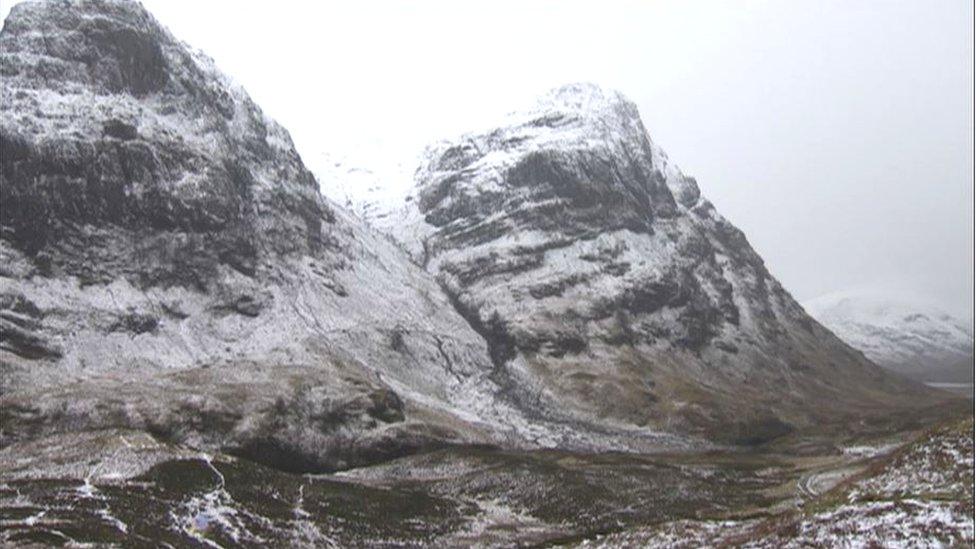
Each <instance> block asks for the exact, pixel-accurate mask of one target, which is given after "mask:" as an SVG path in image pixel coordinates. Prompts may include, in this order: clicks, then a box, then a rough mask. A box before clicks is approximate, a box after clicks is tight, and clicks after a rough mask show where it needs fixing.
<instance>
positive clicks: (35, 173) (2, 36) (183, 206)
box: [0, 0, 507, 470]
mask: <svg viewBox="0 0 976 549" xmlns="http://www.w3.org/2000/svg"><path fill="white" fill-rule="evenodd" d="M0 52H2V75H0V76H2V86H3V95H2V104H0V106H2V109H0V141H2V143H0V145H2V150H3V154H2V161H0V200H2V216H0V330H2V332H0V333H2V339H0V372H2V377H3V387H2V389H3V396H2V398H3V402H2V403H3V407H4V414H3V416H4V417H3V423H2V435H3V438H4V440H5V442H11V441H17V440H22V439H24V438H29V437H33V436H39V435H43V434H48V433H56V432H63V431H74V430H79V429H100V428H107V427H120V428H136V429H145V430H149V431H151V432H154V433H156V434H158V435H160V436H162V437H165V438H167V439H170V440H175V441H177V442H185V443H190V444H193V445H195V446H197V447H200V448H203V449H214V448H216V449H223V450H230V451H235V452H237V453H239V454H243V455H248V456H251V457H254V458H255V459H258V460H259V461H265V462H271V463H273V464H276V465H280V466H282V467H285V468H293V469H302V470H308V469H329V468H336V467H342V466H347V465H351V464H354V463H360V462H365V461H371V460H376V459H382V458H384V457H389V456H392V455H397V454H399V453H403V452H405V451H411V450H416V449H418V448H423V447H427V446H430V445H437V444H442V443H445V442H471V441H476V442H486V441H498V440H499V435H497V431H498V427H497V426H498V425H499V424H500V423H504V422H502V421H501V420H498V419H497V418H494V416H493V414H498V413H502V412H499V410H501V408H499V407H496V406H493V405H492V404H491V403H492V402H493V396H492V395H493V393H494V391H495V388H494V387H493V385H492V383H491V382H490V380H487V379H486V375H487V373H488V372H490V369H491V368H490V367H491V364H490V361H489V359H488V354H487V348H486V345H485V342H484V340H483V339H482V338H481V337H480V336H479V335H478V334H477V333H475V332H474V331H473V330H472V329H471V328H470V327H469V326H468V324H467V322H466V321H465V320H464V319H463V318H461V317H460V316H459V315H458V314H457V313H455V312H454V310H453V308H452V307H451V305H450V303H449V301H448V299H447V298H446V297H445V296H444V295H443V294H442V292H441V290H440V288H439V287H438V285H437V284H436V283H435V282H434V281H433V279H432V278H431V277H430V276H429V275H428V274H427V273H425V272H423V271H422V270H421V269H419V268H417V267H415V266H414V265H412V264H411V263H410V262H409V261H408V260H407V258H406V256H405V255H404V254H403V253H402V251H400V250H399V249H398V248H397V247H396V246H394V245H392V244H391V243H390V242H389V241H388V240H387V239H386V238H383V237H381V236H379V235H377V234H374V233H373V232H371V231H370V230H368V229H367V228H365V227H364V226H363V225H362V224H361V222H360V221H359V220H357V219H355V218H353V217H351V216H349V215H348V214H346V213H344V212H343V211H341V210H339V209H337V208H335V207H334V206H333V205H332V204H331V203H329V202H328V201H327V200H325V199H323V198H322V197H321V196H320V195H319V192H318V188H317V183H316V180H315V178H314V177H313V176H312V174H311V173H310V172H309V171H308V170H307V169H306V168H305V167H304V165H303V164H302V161H301V159H300V158H299V156H298V154H297V153H296V151H295V149H294V147H293V145H292V142H291V139H290V138H289V136H288V133H287V132H286V131H285V130H284V129H282V128H281V127H280V126H279V125H278V124H276V123H274V122H273V121H271V120H270V119H268V118H267V117H266V116H264V115H263V114H262V112H261V110H260V109H259V108H258V107H257V106H256V105H255V104H254V103H253V102H252V101H251V100H250V99H249V98H248V97H247V95H246V93H245V92H244V91H243V90H242V89H241V88H240V87H238V86H236V85H234V84H233V83H232V82H230V81H229V80H228V79H227V78H226V77H225V76H223V75H222V74H220V73H219V72H218V71H217V70H216V69H215V68H214V65H213V63H212V62H211V61H210V60H209V59H208V58H206V57H205V56H203V55H202V54H199V53H196V52H193V51H191V50H190V49H189V48H187V47H186V46H185V45H184V44H182V43H180V42H179V41H177V40H176V39H174V38H173V37H172V36H171V35H170V34H169V32H168V31H166V30H165V29H163V28H162V27H161V26H160V25H159V24H158V23H157V22H156V21H155V20H154V19H153V18H152V17H151V16H150V15H149V14H148V13H147V12H146V11H145V10H144V9H143V8H142V7H141V6H139V5H138V4H137V3H132V2H122V1H114V0H107V1H94V0H93V1H69V2H25V3H23V4H18V5H17V6H15V7H14V9H13V10H12V12H11V14H10V15H9V17H8V19H7V20H6V23H5V25H4V27H3V31H2V32H0ZM484 422H487V424H486V423H484ZM506 428H507V427H506ZM493 432H495V433H496V434H492V433H493Z"/></svg>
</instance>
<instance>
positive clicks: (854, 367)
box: [381, 84, 924, 442]
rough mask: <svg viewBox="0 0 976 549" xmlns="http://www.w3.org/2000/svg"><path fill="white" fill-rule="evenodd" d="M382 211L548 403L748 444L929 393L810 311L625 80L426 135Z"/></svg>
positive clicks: (508, 379) (496, 358)
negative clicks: (408, 183) (662, 142)
mask: <svg viewBox="0 0 976 549" xmlns="http://www.w3.org/2000/svg"><path fill="white" fill-rule="evenodd" d="M382 219H383V220H384V221H383V223H382V224H381V225H382V227H381V228H387V229H388V230H389V231H390V232H391V234H393V235H394V236H395V237H396V238H397V239H399V240H400V241H401V242H402V243H403V244H404V246H405V247H406V248H407V249H408V250H410V252H411V254H412V256H413V257H414V258H415V260H416V261H417V262H418V263H419V264H421V265H423V266H424V267H425V268H426V269H427V270H428V271H429V272H431V273H432V274H434V275H435V276H436V277H437V280H438V281H439V282H440V284H441V286H442V287H443V288H444V290H445V292H446V293H447V294H448V295H449V296H450V297H451V299H452V301H453V302H454V305H455V307H456V308H457V309H458V311H460V312H461V314H462V315H463V316H464V317H465V318H467V319H468V321H469V323H470V324H471V325H472V326H473V327H474V328H475V329H476V330H477V331H478V332H479V333H480V334H482V335H483V336H484V338H485V339H486V340H487V342H488V345H489V351H490V353H491V358H492V362H493V372H492V374H491V378H492V379H493V380H494V381H495V382H496V383H498V384H499V385H500V386H501V387H502V388H503V394H504V395H505V396H506V398H507V399H508V401H509V402H511V403H512V405H513V406H515V407H517V408H520V409H524V410H527V413H529V414H530V416H532V417H534V418H537V419H540V420H546V421H553V422H562V423H565V424H570V425H578V426H582V425H589V426H593V425H596V426H619V425H627V426H645V427H648V428H651V429H660V430H664V431H669V432H681V433H686V434H691V435H696V436H704V437H706V438H709V439H719V440H726V441H737V442H748V441H759V440H764V439H767V438H769V437H774V436H778V435H780V434H782V433H784V432H788V431H789V430H790V429H792V428H793V427H796V426H805V425H810V424H812V423H814V422H818V421H823V420H827V419H829V418H831V417H834V418H836V417H839V416H843V415H844V414H850V413H861V412H864V411H865V410H869V409H871V408H872V407H877V406H886V405H890V404H893V403H898V402H910V401H912V399H916V398H923V399H924V397H922V396H920V395H921V393H920V392H919V389H918V388H917V387H915V386H912V385H910V384H907V383H903V382H900V381H898V380H896V379H893V378H892V377H891V376H888V375H887V374H885V373H884V372H883V371H882V370H881V369H879V368H878V367H877V366H875V365H874V364H872V363H871V362H870V361H868V360H866V359H865V358H864V357H863V356H862V355H861V354H860V353H859V352H857V351H855V350H854V349H852V348H850V347H849V346H848V345H846V344H845V343H844V342H842V341H841V340H839V339H837V338H836V337H835V336H834V335H833V334H832V333H830V332H829V331H828V330H827V329H825V328H823V327H822V326H821V325H820V324H819V323H817V322H816V321H815V320H813V319H812V318H810V317H809V316H808V315H807V314H806V313H805V312H804V310H803V308H802V307H800V305H799V304H798V303H797V302H796V301H795V300H794V299H793V298H792V297H791V296H790V295H789V293H788V292H787V291H786V290H785V289H783V287H782V286H781V285H780V284H779V282H777V281H776V279H775V278H774V277H773V276H772V275H770V273H769V272H768V270H767V269H766V267H765V265H764V264H763V261H762V259H761V258H760V257H759V256H758V255H757V254H756V252H755V251H754V250H753V249H752V247H751V246H750V245H749V243H748V241H747V240H746V238H745V236H744V235H743V233H742V232H741V231H740V230H738V229H737V228H736V227H734V226H733V225H732V224H731V223H729V222H728V221H727V220H726V219H725V218H723V217H722V216H721V215H720V214H719V213H718V212H717V211H716V210H715V208H714V206H713V205H712V204H711V203H710V202H709V201H708V200H707V199H705V198H704V197H702V196H701V193H700V191H699V188H698V185H697V182H696V181H695V179H694V178H692V177H689V176H686V175H684V174H683V173H682V172H681V171H680V170H679V169H678V168H677V167H676V166H675V165H674V164H673V163H672V162H671V161H670V160H669V159H668V157H667V155H666V154H665V153H664V152H663V151H662V150H661V149H660V148H659V147H658V146H657V145H656V144H654V143H653V142H652V141H651V140H650V138H649V137H648V133H647V131H646V129H645V128H644V125H643V124H642V122H641V119H640V116H639V113H638V111H637V108H636V106H635V105H634V104H633V103H632V102H630V101H629V100H627V99H626V98H625V97H623V96H622V95H620V94H619V93H616V92H612V91H604V90H602V89H601V88H599V87H597V86H594V85H589V84H575V85H569V86H564V87H562V88H559V89H556V90H554V91H552V92H551V93H549V94H548V95H546V96H545V97H543V98H542V99H541V100H540V101H539V102H538V104H536V105H535V106H534V107H532V108H529V109H526V110H524V111H522V112H518V113H514V114H513V115H511V116H510V117H509V118H508V119H507V120H506V121H505V122H504V123H502V124H500V125H499V126H498V127H494V128H489V129H487V130H485V131H483V132H480V133H472V134H469V135H465V136H462V137H460V138H457V139H454V140H449V141H445V142H443V143H440V144H437V145H435V146H433V147H431V148H430V149H428V151H427V152H426V153H425V161H424V163H422V165H421V166H420V168H419V169H418V170H417V172H416V187H415V188H414V190H413V191H412V193H411V194H410V195H409V196H408V197H407V198H406V201H405V203H404V205H403V206H402V207H400V208H399V209H398V210H397V212H394V213H392V214H390V215H387V216H383V218H382Z"/></svg>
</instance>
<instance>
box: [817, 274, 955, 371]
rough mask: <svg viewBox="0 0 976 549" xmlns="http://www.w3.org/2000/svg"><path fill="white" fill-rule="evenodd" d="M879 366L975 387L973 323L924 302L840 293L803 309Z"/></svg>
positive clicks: (862, 293) (872, 294)
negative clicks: (971, 384)
mask: <svg viewBox="0 0 976 549" xmlns="http://www.w3.org/2000/svg"><path fill="white" fill-rule="evenodd" d="M803 306H804V308H805V309H806V310H807V312H809V313H810V315H811V316H813V317H814V318H816V319H817V320H818V321H820V322H821V323H822V324H823V325H824V326H826V327H828V328H830V329H831V330H832V331H833V332H834V333H835V334H837V335H838V336H839V337H840V338H841V339H843V340H844V341H846V342H847V343H849V344H850V345H851V346H852V347H854V348H855V349H860V350H861V351H863V352H864V354H865V355H867V357H868V358H870V359H871V360H873V361H874V362H876V363H878V364H880V365H881V366H884V367H886V368H890V369H892V370H894V371H897V372H899V373H901V374H904V375H906V376H908V377H911V378H913V379H917V380H920V381H927V382H957V383H958V382H969V383H972V381H973V323H972V321H968V322H967V321H964V320H961V319H958V318H956V317H954V316H952V315H950V314H948V313H946V312H945V311H942V310H940V309H939V308H938V307H936V306H934V305H932V304H930V303H925V302H920V301H906V300H904V298H899V297H892V296H886V295H879V294H877V293H870V292H838V293H833V294H828V295H824V296H821V297H818V298H815V299H811V300H809V301H806V302H804V303H803Z"/></svg>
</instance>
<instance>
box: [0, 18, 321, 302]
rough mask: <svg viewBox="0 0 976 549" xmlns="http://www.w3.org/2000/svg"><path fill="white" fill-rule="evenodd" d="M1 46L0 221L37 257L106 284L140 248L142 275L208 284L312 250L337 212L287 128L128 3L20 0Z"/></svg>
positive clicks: (48, 267)
mask: <svg viewBox="0 0 976 549" xmlns="http://www.w3.org/2000/svg"><path fill="white" fill-rule="evenodd" d="M0 49H2V53H0V55H2V57H3V77H4V83H5V86H6V87H7V89H8V90H9V91H10V93H7V94H5V95H4V97H3V99H2V101H3V109H2V110H3V118H2V124H3V127H4V131H3V148H4V157H3V161H2V162H3V172H2V173H3V176H2V177H3V179H4V185H3V187H2V189H3V197H2V198H3V201H4V203H5V205H6V207H7V209H8V211H9V215H7V216H5V220H4V221H5V223H4V225H5V226H6V228H7V230H9V231H10V232H9V234H8V238H9V239H10V241H11V243H12V244H14V247H15V248H16V249H17V250H19V251H21V252H23V253H25V254H26V255H27V256H28V257H29V258H31V261H32V263H33V266H34V267H35V268H40V269H42V270H45V271H50V272H53V271H58V270H60V271H64V272H66V273H69V274H72V275H75V276H80V277H82V278H84V279H86V280H92V281H94V280H96V279H97V280H102V281H104V280H107V279H109V278H111V277H112V276H113V275H114V274H117V273H118V272H120V270H121V269H119V268H118V265H117V264H118V263H119V262H118V261H115V260H113V259H112V258H113V257H114V258H122V257H129V256H132V255H138V256H140V257H143V258H145V260H146V262H147V263H151V264H153V265H154V266H155V267H157V269H156V270H157V271H158V272H157V274H156V280H143V281H142V282H143V283H145V284H155V283H163V284H172V283H178V284H188V283H196V284H206V283H207V281H208V280H210V279H212V276H211V275H212V273H211V272H209V271H212V269H213V267H214V266H215V265H216V264H226V265H229V266H231V267H232V268H234V269H236V270H238V271H239V272H241V273H244V274H246V275H249V276H250V275H253V274H255V273H256V272H257V271H258V270H260V269H262V266H263V265H264V264H265V263H266V262H265V261H264V260H263V259H262V258H263V257H265V256H266V255H268V254H271V255H272V256H276V255H280V254H289V253H304V252H308V251H312V250H315V249H317V248H319V247H321V245H322V239H321V231H320V229H321V225H322V223H323V222H325V223H328V222H329V221H330V220H331V219H332V213H331V211H330V208H329V207H328V206H327V205H326V204H325V203H324V202H323V201H322V200H321V199H320V197H319V196H318V193H317V189H316V183H315V179H314V177H313V176H312V174H311V173H310V172H309V171H308V170H307V169H305V167H304V166H303V165H302V163H301V160H300V159H299V157H298V155H297V153H296V152H295V150H294V147H293V146H292V143H291V139H290V138H289V136H288V134H287V132H285V131H284V130H283V129H282V128H281V127H280V126H278V125H277V124H275V123H274V122H272V121H271V120H269V119H267V118H266V117H265V116H264V115H263V113H262V112H261V110H260V109H259V108H258V107H257V106H256V105H255V104H254V103H253V102H252V101H251V100H250V99H249V98H248V97H247V95H246V94H245V93H244V92H243V90H241V89H240V88H239V87H237V86H234V85H233V84H232V83H231V82H230V81H229V79H227V78H226V77H225V76H224V75H223V74H221V73H220V72H219V71H217V70H216V68H215V67H214V65H213V62H212V61H211V60H210V59H208V58H206V57H205V56H203V55H201V54H199V53H195V52H192V51H191V50H189V49H188V48H187V47H186V46H185V45H183V44H182V43H180V42H178V41H177V40H176V39H175V38H173V37H172V36H171V35H170V34H169V32H168V31H166V30H165V29H164V28H162V27H161V26H160V25H159V24H158V23H157V22H156V21H155V19H153V17H152V16H151V15H149V14H148V13H147V12H146V11H145V9H143V8H142V7H141V6H140V5H139V4H138V3H135V2H127V1H118V0H109V1H91V0H87V1H86V0H72V1H69V2H25V3H22V4H18V5H17V6H15V8H14V9H13V10H12V11H11V13H10V15H9V17H8V19H7V21H6V23H5V26H4V29H3V33H2V36H0ZM24 113H32V114H33V115H32V116H29V117H28V116H25V114H24ZM188 167H189V168H191V169H186V168H188ZM160 235H165V238H159V237H160ZM79 237H80V238H86V239H89V240H90V246H89V247H90V252H89V253H90V254H94V253H100V254H102V255H104V256H105V257H103V258H102V260H99V261H92V259H93V258H92V257H91V256H90V255H89V256H88V257H78V256H77V253H76V252H77V251H78V250H77V249H76V248H71V249H69V247H67V246H63V244H65V243H66V242H67V241H70V240H71V239H72V238H79ZM137 241H138V242H137ZM137 244H138V248H139V253H138V254H133V253H131V252H133V251H134V250H133V248H135V247H137ZM180 249H183V250H186V251H187V252H189V253H192V254H194V255H197V256H198V257H199V258H200V262H199V264H195V265H177V264H175V263H174V262H173V258H174V256H179V255H182V254H181V253H180V252H179V250H180ZM62 252H63V253H62ZM93 267H95V268H94V269H93Z"/></svg>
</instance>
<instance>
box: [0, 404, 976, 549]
mask: <svg viewBox="0 0 976 549" xmlns="http://www.w3.org/2000/svg"><path fill="white" fill-rule="evenodd" d="M970 406H971V403H970V402H969V401H959V402H957V403H954V404H951V405H944V406H942V407H940V408H937V409H930V410H928V411H926V412H925V413H915V414H913V415H911V416H895V417H892V418H890V419H889V421H887V422H884V423H880V422H879V423H874V424H863V423H857V422H855V423H850V424H847V425H830V426H823V427H822V428H820V429H818V430H816V431H815V432H814V431H810V432H801V433H796V434H794V435H791V436H790V437H787V438H784V439H781V440H778V441H776V442H775V443H773V444H769V445H766V446H763V447H758V448H753V449H748V450H743V449H737V450H723V451H711V452H697V453H673V454H659V455H630V454H604V455H584V454H573V453H567V452H559V451H537V452H508V451H501V450H497V449H491V448H473V447H461V448H448V449H442V450H439V451H436V452H432V453H427V454H421V455H414V456H408V457H403V458H400V459H396V460H393V461H390V462H387V463H383V464H380V465H376V466H372V467H365V468H360V469H354V470H351V471H346V472H343V473H339V474H333V475H297V474H290V473H284V472H280V471H277V470H274V469H270V468H267V467H264V466H261V465H258V464H255V463H252V462H250V461H247V460H243V459H239V458H234V457H230V456H225V455H215V456H211V455H206V454H201V453H199V452H196V451H193V450H190V449H187V448H181V447H176V446H173V445H169V444H166V443H162V442H159V441H157V440H156V439H154V438H153V437H151V436H149V435H147V434H145V433H141V432H133V431H119V430H113V431H101V432H95V433H79V434H75V435H60V436H58V437H56V438H51V439H45V440H37V441H32V442H28V443H18V444H15V445H11V446H8V447H7V448H4V449H3V450H2V451H0V470H2V479H0V507H2V511H0V527H2V534H0V540H2V542H3V544H4V545H13V546H31V545H66V544H73V543H79V544H91V545H92V546H134V547H139V546H164V547H166V546H171V547H206V546H209V547H215V546H223V547H229V546H250V547H258V546H262V547H266V546H316V547H329V546H341V547H350V546H352V547H356V546H370V547H376V546H381V547H382V546H421V545H436V546H441V547H443V546H471V545H487V546H513V545H519V546H552V545H583V546H590V545H598V546H608V547H618V546H634V545H652V546H653V545H665V546H671V545H674V544H679V545H680V544H681V543H684V544H686V545H688V546H701V545H789V544H793V545H804V544H814V545H834V544H837V543H841V542H843V541H845V540H846V541H851V542H854V543H862V542H863V543H872V542H873V543H882V544H884V543H886V542H898V541H904V539H905V536H927V538H923V539H929V540H931V541H933V542H941V543H943V544H948V545H953V544H956V545H958V544H967V543H968V544H971V543H972V541H973V538H972V524H973V523H972V515H973V513H972V511H973V477H972V467H973V438H972V434H973V420H972V417H971V415H970V412H969V410H971V408H970ZM967 475H968V476H967ZM904 524H907V525H908V526H907V527H901V526H897V525H904ZM896 526H897V527H896ZM913 539H914V538H913Z"/></svg>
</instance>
